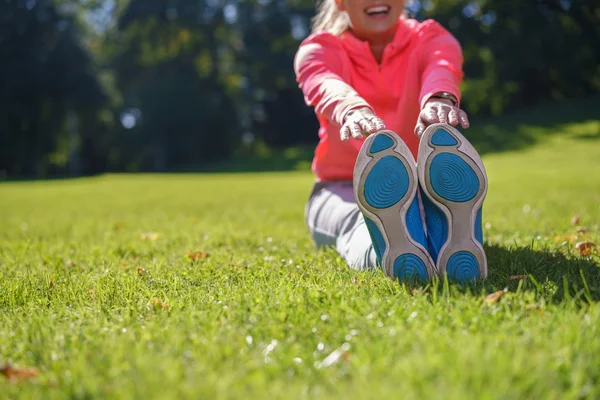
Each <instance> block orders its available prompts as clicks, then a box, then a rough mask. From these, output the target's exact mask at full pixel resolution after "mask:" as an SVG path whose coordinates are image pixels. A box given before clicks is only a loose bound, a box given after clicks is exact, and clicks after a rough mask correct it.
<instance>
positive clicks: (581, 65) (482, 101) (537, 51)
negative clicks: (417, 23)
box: [413, 0, 600, 114]
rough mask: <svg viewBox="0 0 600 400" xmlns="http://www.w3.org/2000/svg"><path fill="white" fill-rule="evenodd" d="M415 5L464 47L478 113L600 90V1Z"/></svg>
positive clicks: (470, 101) (470, 96) (470, 0)
mask: <svg viewBox="0 0 600 400" xmlns="http://www.w3.org/2000/svg"><path fill="white" fill-rule="evenodd" d="M413 5H414V6H415V9H416V10H417V12H420V14H421V15H422V16H423V17H431V18H435V19H436V20H438V21H439V22H441V23H442V24H443V25H444V26H446V27H447V28H448V29H449V30H450V31H451V32H452V33H453V34H454V35H455V36H456V37H457V38H458V40H459V41H460V42H461V44H462V45H463V48H464V53H465V54H464V55H465V74H466V79H465V85H464V96H465V101H464V104H465V106H466V107H467V109H469V110H470V111H471V112H473V113H479V114H488V113H492V114H501V113H503V112H506V111H509V110H514V109H517V108H521V107H526V106H531V105H534V104H538V103H541V102H548V101H556V100H560V99H564V98H574V97H580V96H585V95H587V94H590V93H592V92H596V91H598V90H600V68H598V65H600V2H598V1H592V0H532V1H517V0H511V1H507V0H427V1H421V2H419V3H413ZM424 8H425V9H424Z"/></svg>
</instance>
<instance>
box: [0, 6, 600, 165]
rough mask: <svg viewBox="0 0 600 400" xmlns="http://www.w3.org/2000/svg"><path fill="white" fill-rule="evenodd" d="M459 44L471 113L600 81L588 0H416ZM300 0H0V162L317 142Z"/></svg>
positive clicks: (158, 158)
mask: <svg viewBox="0 0 600 400" xmlns="http://www.w3.org/2000/svg"><path fill="white" fill-rule="evenodd" d="M407 3H408V8H409V10H410V11H411V12H412V13H413V15H414V16H415V17H416V18H417V19H425V18H435V19H436V20H438V21H439V22H440V23H442V24H443V25H444V26H445V27H446V28H447V29H449V30H450V31H451V32H452V33H453V34H454V35H455V36H456V37H457V38H458V39H459V41H460V42H461V43H462V45H463V49H464V55H465V73H466V79H465V82H464V85H463V91H464V100H463V105H464V107H465V108H466V109H467V111H469V112H470V113H471V114H472V115H475V116H483V115H489V114H496V115H498V114H502V113H506V112H509V111H511V110H514V109H518V108H522V107H525V106H530V105H535V104H539V103H543V102H549V101H556V100H561V99H564V98H573V97H582V96H586V95H587V94H589V93H591V92H595V91H598V90H599V89H600V68H599V67H598V65H600V4H599V3H598V2H596V1H593V0H545V1H542V0H532V1H517V0H421V1H417V0H413V1H408V2H407ZM313 15H314V2H313V1H309V0H287V1H286V0H261V1H255V0H152V1H149V0H90V1H87V2H75V1H72V0H4V1H0V60H1V62H0V171H4V173H5V174H8V175H9V176H31V175H33V176H49V175H53V174H65V173H71V174H79V173H95V172H102V171H165V170H180V169H194V168H196V167H197V166H200V165H203V164H207V163H212V162H215V161H219V160H223V159H227V158H230V157H235V156H236V155H237V154H239V153H240V152H252V151H254V150H255V149H258V148H261V147H264V145H266V146H270V147H274V148H280V147H285V146H291V145H297V144H302V143H315V141H316V139H317V124H316V119H315V117H314V114H313V111H312V110H311V109H310V108H308V107H306V106H305V105H304V102H303V98H302V94H301V93H300V91H299V90H298V88H297V83H296V81H295V77H294V74H293V69H292V63H293V57H294V55H295V52H296V50H297V48H298V45H299V43H300V41H301V40H302V39H303V38H304V37H306V35H307V34H308V32H309V23H310V18H311V17H312V16H313Z"/></svg>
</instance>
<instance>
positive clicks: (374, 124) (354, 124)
mask: <svg viewBox="0 0 600 400" xmlns="http://www.w3.org/2000/svg"><path fill="white" fill-rule="evenodd" d="M384 129H385V124H384V123H383V120H382V119H381V118H379V117H377V116H376V115H375V114H374V113H373V111H372V110H371V109H370V108H357V109H355V110H350V111H349V112H348V114H347V115H346V118H345V121H344V125H342V129H340V137H341V139H342V141H343V142H345V141H346V140H348V139H350V137H353V138H354V139H356V140H362V139H364V137H365V136H369V135H371V134H373V133H375V132H379V131H382V130H384Z"/></svg>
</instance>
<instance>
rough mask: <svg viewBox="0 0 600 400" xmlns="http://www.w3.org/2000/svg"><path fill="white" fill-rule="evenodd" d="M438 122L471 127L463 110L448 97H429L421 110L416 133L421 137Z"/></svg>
mask: <svg viewBox="0 0 600 400" xmlns="http://www.w3.org/2000/svg"><path fill="white" fill-rule="evenodd" d="M438 122H440V123H443V124H450V125H452V126H457V125H458V124H460V125H461V126H462V127H463V128H465V129H466V128H468V127H469V118H468V117H467V114H466V113H465V112H464V111H463V110H461V109H460V108H458V107H455V106H454V104H453V103H452V101H450V100H448V99H440V98H435V97H434V98H431V99H429V101H427V103H425V106H424V107H423V109H422V110H421V114H420V115H419V121H418V122H417V126H416V127H415V133H416V134H417V136H419V137H421V135H422V134H423V132H425V129H427V127H428V126H429V125H431V124H435V123H438Z"/></svg>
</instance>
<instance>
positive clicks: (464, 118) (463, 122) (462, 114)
mask: <svg viewBox="0 0 600 400" xmlns="http://www.w3.org/2000/svg"><path fill="white" fill-rule="evenodd" d="M458 118H459V120H460V125H461V126H462V127H463V128H468V127H469V126H470V124H469V117H467V113H466V112H464V111H463V110H459V112H458Z"/></svg>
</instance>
